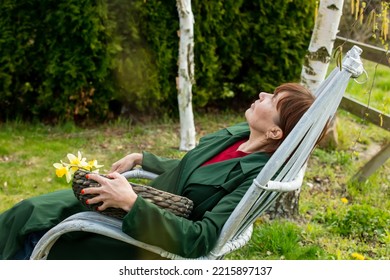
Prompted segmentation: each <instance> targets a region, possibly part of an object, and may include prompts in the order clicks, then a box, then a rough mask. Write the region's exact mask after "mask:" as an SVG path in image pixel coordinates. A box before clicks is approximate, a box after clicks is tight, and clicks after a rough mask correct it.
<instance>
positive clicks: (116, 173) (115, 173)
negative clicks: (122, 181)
mask: <svg viewBox="0 0 390 280" xmlns="http://www.w3.org/2000/svg"><path fill="white" fill-rule="evenodd" d="M107 177H109V178H111V179H119V178H121V177H123V175H121V174H119V173H118V172H117V171H115V172H112V173H109V174H107Z"/></svg>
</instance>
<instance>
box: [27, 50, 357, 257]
mask: <svg viewBox="0 0 390 280" xmlns="http://www.w3.org/2000/svg"><path fill="white" fill-rule="evenodd" d="M361 52H362V50H361V49H360V48H359V47H357V46H354V47H353V48H352V49H351V50H350V51H349V52H348V53H347V54H346V56H345V58H344V59H343V62H342V70H340V68H339V67H337V68H335V69H334V70H333V71H332V72H331V74H330V75H329V76H328V77H327V78H326V79H325V80H324V81H323V83H322V84H321V85H320V87H319V88H318V90H317V92H316V93H315V95H316V96H317V98H316V100H315V102H314V103H313V105H312V106H311V107H310V108H309V110H308V111H307V112H306V113H305V114H304V116H303V117H302V118H301V120H300V121H299V122H298V124H297V125H296V126H295V128H294V129H293V130H292V132H291V133H290V134H289V136H288V137H287V138H286V139H285V140H284V142H283V143H282V145H281V146H280V147H279V148H278V149H277V151H276V152H275V153H274V154H273V156H272V157H271V158H270V160H269V161H268V162H267V164H266V165H265V166H264V168H263V169H262V170H261V172H260V173H259V175H258V176H257V177H256V179H254V180H253V183H252V185H251V187H250V188H249V189H248V191H247V192H246V194H245V195H244V197H243V198H242V199H241V201H240V203H239V204H238V205H237V207H236V209H235V210H234V211H233V213H232V214H231V215H230V217H229V219H228V220H227V221H226V223H225V225H224V227H223V228H222V231H221V233H220V236H219V238H218V240H217V243H216V245H215V247H214V248H213V249H212V250H211V251H210V252H209V253H208V254H207V255H205V256H202V257H200V258H199V259H221V258H223V257H224V256H225V255H226V254H228V253H231V252H233V251H235V250H237V249H238V248H241V247H242V246H244V245H245V244H246V243H247V242H248V241H249V240H250V238H251V235H252V229H253V223H254V221H255V220H256V219H257V218H258V217H259V216H261V215H262V214H263V213H264V212H265V211H266V210H267V209H268V208H269V207H270V206H271V205H272V203H273V202H274V201H275V200H276V198H277V197H278V196H279V195H280V194H281V193H282V192H289V191H294V190H297V189H299V188H300V187H301V185H302V182H303V178H304V174H305V168H306V162H307V160H308V158H309V156H310V153H311V152H312V150H313V149H314V146H315V143H316V141H317V140H318V138H319V137H320V135H321V132H322V131H323V129H324V127H325V126H326V124H327V123H328V121H329V120H331V119H332V118H333V116H334V115H335V113H336V111H337V108H338V106H339V104H340V102H341V99H342V97H343V94H344V92H345V89H346V87H347V85H348V82H349V79H350V78H351V77H352V78H356V77H358V76H360V75H361V74H362V73H363V72H364V69H363V64H362V62H361V60H360V54H361ZM278 170H280V172H279V173H278V175H277V177H276V179H274V180H271V178H273V177H274V175H275V174H276V171H278ZM124 175H125V176H126V177H127V178H140V177H142V178H147V179H153V178H155V176H156V175H155V174H152V173H150V172H145V171H143V170H133V171H129V172H126V173H125V174H124ZM121 224H122V222H121V220H118V219H115V218H111V217H108V216H104V215H102V214H99V213H96V212H91V211H88V212H83V213H78V214H75V215H73V216H71V217H69V218H68V219H66V220H64V221H63V222H61V223H60V224H58V225H57V226H55V227H54V228H52V229H51V230H49V231H48V232H47V233H46V234H45V235H44V236H43V237H42V238H41V240H40V241H39V242H38V244H37V245H36V247H35V249H34V251H33V253H32V255H31V259H46V258H47V256H48V254H49V252H50V249H51V247H52V246H53V245H54V243H55V242H56V240H57V239H58V238H59V237H60V236H61V235H62V234H64V233H67V232H72V231H87V232H93V233H98V234H102V235H105V236H108V237H111V238H115V239H118V240H121V241H123V242H126V243H129V244H132V245H135V246H138V247H140V248H143V249H145V250H148V251H151V252H154V253H156V254H159V255H161V256H162V257H164V258H169V259H185V258H183V257H181V256H178V255H175V254H172V253H170V252H167V251H165V250H163V249H161V248H159V247H156V246H152V245H150V244H146V243H143V242H140V241H138V240H135V239H134V238H132V237H131V236H128V235H126V234H125V233H123V232H122V230H121Z"/></svg>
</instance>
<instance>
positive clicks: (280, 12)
mask: <svg viewBox="0 0 390 280" xmlns="http://www.w3.org/2000/svg"><path fill="white" fill-rule="evenodd" d="M314 7H315V1H314V0H311V1H303V0H300V1H294V0H290V1H285V0H273V1H270V0H256V1H249V0H224V1H223V0H215V1H200V0H194V1H192V10H193V13H194V16H195V26H194V35H195V36H194V40H195V79H196V84H195V85H194V87H193V102H194V108H195V110H196V108H199V107H206V108H207V107H209V106H216V107H218V108H226V107H229V108H235V107H236V106H237V105H240V104H245V103H247V102H248V101H250V100H252V99H253V98H255V97H256V95H257V93H258V92H259V91H260V90H263V91H272V90H273V88H274V87H275V86H277V85H278V84H280V83H282V82H286V81H297V80H298V79H299V75H300V71H301V65H302V61H303V57H304V54H305V52H306V50H307V47H308V44H309V40H310V36H311V32H312V27H313V20H314V12H313V11H314ZM178 29H179V20H178V14H177V8H176V0H164V1H158V0H153V1H152V0H147V1H145V0H132V1H129V0H111V1H104V0H66V1H65V0H18V1H14V0H4V1H1V3H0V107H1V111H0V120H5V119H14V118H23V119H32V118H35V119H38V120H50V121H61V120H69V119H76V120H78V119H85V118H90V119H97V118H100V119H106V118H108V117H110V116H112V113H113V108H114V107H115V106H110V105H115V104H116V105H117V106H116V107H117V110H118V111H121V112H123V111H124V110H128V111H129V112H130V114H131V113H132V112H135V111H137V112H144V113H148V114H151V112H153V114H169V115H172V114H175V113H176V112H177V100H176V96H177V95H176V94H177V92H176V81H175V78H176V74H177V59H178V42H179V40H178V36H177V31H178ZM118 104H120V105H119V106H118Z"/></svg>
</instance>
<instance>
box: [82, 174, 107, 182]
mask: <svg viewBox="0 0 390 280" xmlns="http://www.w3.org/2000/svg"><path fill="white" fill-rule="evenodd" d="M85 178H87V179H88V180H94V181H96V182H98V183H99V184H100V185H103V184H104V183H105V182H106V180H107V179H106V178H104V177H103V176H100V175H98V174H94V173H89V174H87V175H86V176H85Z"/></svg>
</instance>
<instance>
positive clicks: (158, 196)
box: [72, 169, 193, 219]
mask: <svg viewBox="0 0 390 280" xmlns="http://www.w3.org/2000/svg"><path fill="white" fill-rule="evenodd" d="M89 173H90V172H89V171H86V170H82V169H79V170H77V171H76V172H75V174H74V177H73V182H72V189H73V192H74V194H75V196H76V198H77V199H78V200H79V201H80V202H81V203H82V204H83V205H84V206H86V207H87V208H89V209H91V210H92V211H98V210H97V207H99V206H100V205H101V204H102V203H99V204H87V203H85V201H86V200H87V199H90V198H92V197H94V195H91V194H89V195H88V194H87V195H83V194H81V190H82V189H84V188H89V187H100V184H99V183H97V182H96V181H93V180H88V179H87V178H85V175H87V174H89ZM102 176H104V175H102ZM131 186H132V187H133V190H134V191H135V193H137V194H138V195H140V196H142V197H143V198H144V199H145V200H147V201H150V202H152V203H154V204H155V205H157V206H158V207H160V208H163V209H166V210H168V211H171V212H172V213H174V214H175V215H177V216H181V217H184V218H188V217H189V215H190V214H191V211H192V208H193V202H192V201H191V200H190V199H188V198H186V197H183V196H179V195H175V194H172V193H168V192H164V191H161V190H158V189H155V188H152V187H150V186H144V185H140V184H134V183H131ZM99 213H102V214H105V215H108V216H111V217H115V218H119V219H123V217H124V216H125V215H126V214H127V212H126V211H124V210H123V209H118V208H107V209H105V210H103V211H99Z"/></svg>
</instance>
